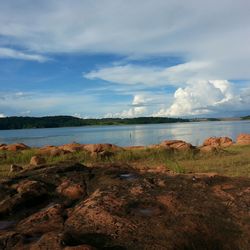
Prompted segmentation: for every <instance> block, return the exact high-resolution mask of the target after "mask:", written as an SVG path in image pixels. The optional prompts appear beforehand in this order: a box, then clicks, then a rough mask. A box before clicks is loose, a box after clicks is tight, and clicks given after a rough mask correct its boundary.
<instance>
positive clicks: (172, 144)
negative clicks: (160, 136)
mask: <svg viewBox="0 0 250 250" xmlns="http://www.w3.org/2000/svg"><path fill="white" fill-rule="evenodd" d="M160 146H161V147H164V148H166V149H176V150H190V149H194V148H195V147H194V146H193V145H192V144H190V143H187V142H185V141H181V140H166V141H163V142H161V143H160Z"/></svg>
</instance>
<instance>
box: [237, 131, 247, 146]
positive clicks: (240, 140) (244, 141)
mask: <svg viewBox="0 0 250 250" xmlns="http://www.w3.org/2000/svg"><path fill="white" fill-rule="evenodd" d="M236 144H238V145H250V134H240V135H239V136H238V137H237V140H236Z"/></svg>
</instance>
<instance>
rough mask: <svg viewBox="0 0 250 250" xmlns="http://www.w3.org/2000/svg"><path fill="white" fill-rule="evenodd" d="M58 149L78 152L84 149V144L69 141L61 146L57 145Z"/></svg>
mask: <svg viewBox="0 0 250 250" xmlns="http://www.w3.org/2000/svg"><path fill="white" fill-rule="evenodd" d="M58 148H59V149H62V150H64V151H67V152H71V153H73V152H78V151H81V150H83V149H84V145H83V144H79V143H69V144H65V145H62V146H59V147H58Z"/></svg>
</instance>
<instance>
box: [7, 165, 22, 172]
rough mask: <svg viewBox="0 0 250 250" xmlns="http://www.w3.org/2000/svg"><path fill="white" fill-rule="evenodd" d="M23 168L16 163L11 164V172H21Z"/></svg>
mask: <svg viewBox="0 0 250 250" xmlns="http://www.w3.org/2000/svg"><path fill="white" fill-rule="evenodd" d="M22 170H23V167H21V166H18V165H15V164H11V165H10V173H16V172H20V171H22Z"/></svg>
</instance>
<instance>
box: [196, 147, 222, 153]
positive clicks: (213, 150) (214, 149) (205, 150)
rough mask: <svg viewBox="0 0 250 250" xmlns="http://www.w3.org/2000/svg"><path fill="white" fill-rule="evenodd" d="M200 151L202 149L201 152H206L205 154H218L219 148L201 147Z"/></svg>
mask: <svg viewBox="0 0 250 250" xmlns="http://www.w3.org/2000/svg"><path fill="white" fill-rule="evenodd" d="M199 149H200V151H201V152H204V153H208V152H216V151H218V148H217V147H215V146H211V145H208V146H202V147H199Z"/></svg>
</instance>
